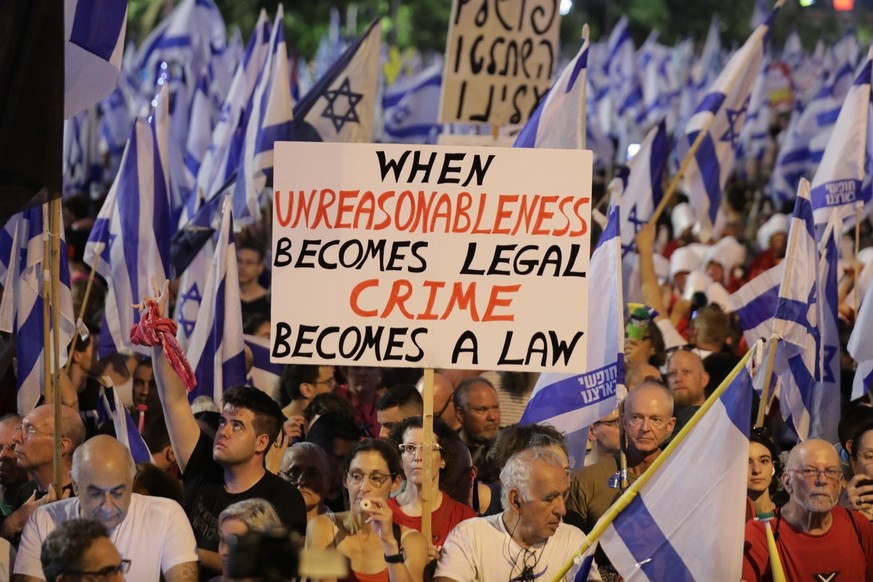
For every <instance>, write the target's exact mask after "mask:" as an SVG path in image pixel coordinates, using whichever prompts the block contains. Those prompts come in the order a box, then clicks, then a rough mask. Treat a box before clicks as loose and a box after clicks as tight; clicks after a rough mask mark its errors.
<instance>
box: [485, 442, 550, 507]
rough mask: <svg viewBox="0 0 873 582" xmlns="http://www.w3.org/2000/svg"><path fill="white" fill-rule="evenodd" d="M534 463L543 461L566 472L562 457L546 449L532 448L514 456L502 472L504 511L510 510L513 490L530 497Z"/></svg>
mask: <svg viewBox="0 0 873 582" xmlns="http://www.w3.org/2000/svg"><path fill="white" fill-rule="evenodd" d="M534 461H543V462H544V463H547V464H549V465H554V466H555V467H558V468H560V469H561V470H562V471H563V470H564V461H563V460H562V459H561V457H560V456H558V454H557V453H556V452H555V451H553V450H551V449H547V448H546V447H532V448H529V449H524V450H523V451H520V452H518V453H516V454H514V455H512V456H511V457H509V460H508V461H506V465H504V467H503V469H502V470H501V471H500V483H501V484H502V487H501V491H500V503H501V505H503V509H507V508H509V506H510V503H509V492H510V491H511V490H513V489H515V490H517V491H518V493H519V495H521V496H522V497H524V498H527V497H530V484H531V479H532V476H533V471H531V464H533V462H534Z"/></svg>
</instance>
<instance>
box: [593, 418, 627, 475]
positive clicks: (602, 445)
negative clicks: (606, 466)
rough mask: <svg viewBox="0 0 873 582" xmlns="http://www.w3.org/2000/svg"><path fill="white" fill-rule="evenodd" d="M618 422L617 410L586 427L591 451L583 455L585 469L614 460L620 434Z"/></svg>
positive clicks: (617, 450)
mask: <svg viewBox="0 0 873 582" xmlns="http://www.w3.org/2000/svg"><path fill="white" fill-rule="evenodd" d="M619 422H620V418H619V416H618V410H613V411H612V412H610V413H609V414H607V415H606V416H604V417H603V418H601V419H600V420H598V421H597V422H595V423H594V424H592V425H591V426H589V427H588V442H589V443H591V450H590V451H588V454H586V455H585V466H586V467H587V466H588V465H593V464H594V463H597V462H598V461H602V460H604V459H608V458H614V457H615V456H616V455H617V454H618V452H619V435H620V433H621V431H620V430H619V428H618V423H619Z"/></svg>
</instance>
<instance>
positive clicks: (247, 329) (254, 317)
mask: <svg viewBox="0 0 873 582" xmlns="http://www.w3.org/2000/svg"><path fill="white" fill-rule="evenodd" d="M265 323H270V314H269V313H260V312H259V313H251V314H249V316H248V317H246V319H245V321H244V322H243V333H247V334H249V335H254V333H255V332H256V331H258V328H259V327H261V326H262V325H263V324H265Z"/></svg>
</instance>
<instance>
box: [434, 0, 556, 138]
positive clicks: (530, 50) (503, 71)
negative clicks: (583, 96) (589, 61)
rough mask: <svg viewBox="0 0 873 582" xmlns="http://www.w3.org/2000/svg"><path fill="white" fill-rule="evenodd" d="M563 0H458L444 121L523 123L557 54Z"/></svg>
mask: <svg viewBox="0 0 873 582" xmlns="http://www.w3.org/2000/svg"><path fill="white" fill-rule="evenodd" d="M560 23H561V13H560V10H559V0H515V1H506V0H454V2H453V4H452V13H451V18H450V20H449V34H448V38H447V39H446V59H445V69H444V71H443V87H442V99H441V101H440V121H441V122H443V123H453V122H462V123H471V122H472V123H490V124H495V125H503V124H507V123H524V122H526V121H527V119H528V118H529V117H530V114H531V113H532V112H533V110H534V109H535V108H536V106H537V104H538V103H539V102H540V100H541V99H542V97H543V95H545V93H546V91H548V89H549V85H550V83H551V80H552V71H553V70H554V67H555V61H556V60H557V58H558V33H559V28H560Z"/></svg>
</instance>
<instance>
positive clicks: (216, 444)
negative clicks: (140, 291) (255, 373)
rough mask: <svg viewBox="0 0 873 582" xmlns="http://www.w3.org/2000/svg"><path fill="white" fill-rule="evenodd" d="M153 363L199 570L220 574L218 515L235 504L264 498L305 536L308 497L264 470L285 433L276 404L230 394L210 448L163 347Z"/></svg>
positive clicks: (251, 394) (238, 391) (248, 391)
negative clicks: (198, 558)
mask: <svg viewBox="0 0 873 582" xmlns="http://www.w3.org/2000/svg"><path fill="white" fill-rule="evenodd" d="M164 290H165V291H166V286H165V287H164ZM152 362H154V372H155V379H156V380H157V385H158V392H159V394H160V400H161V406H162V407H163V409H164V418H165V419H166V422H167V429H168V431H169V433H170V440H171V442H172V444H173V449H174V451H175V455H176V462H177V463H178V464H179V468H180V469H181V470H182V479H183V481H184V484H185V499H184V501H185V502H184V504H183V506H184V508H185V513H186V514H187V515H188V519H189V520H191V526H192V528H193V529H194V536H195V537H196V539H197V547H198V554H199V555H200V561H201V566H202V570H207V569H208V570H210V571H212V572H215V573H218V572H220V571H221V562H220V559H219V557H218V553H217V550H218V541H219V535H218V516H219V514H220V513H221V512H222V511H223V510H224V509H225V508H227V507H228V506H229V505H231V504H232V503H236V502H237V501H242V500H244V499H252V498H263V499H266V500H267V501H269V502H270V503H271V504H272V505H273V506H274V507H275V508H276V512H277V513H278V514H279V518H280V519H281V520H282V523H283V525H284V526H285V527H287V528H289V529H290V530H292V531H296V532H299V533H301V534H303V533H304V532H305V529H306V505H305V504H304V502H303V497H302V496H301V495H300V492H299V491H297V489H295V488H294V487H293V486H291V485H290V484H289V483H287V482H285V481H284V480H283V479H282V478H281V477H279V476H278V475H274V474H273V473H270V472H268V471H267V470H266V468H265V464H264V459H265V457H266V453H267V451H268V450H269V449H270V447H272V446H273V444H274V443H275V441H276V438H277V437H278V436H279V433H280V431H281V429H282V421H283V420H284V417H283V415H282V410H281V409H280V408H279V405H278V403H276V402H275V401H274V400H273V399H272V398H270V397H269V396H267V395H266V394H265V393H263V392H261V391H260V390H258V389H257V388H252V387H248V386H244V387H236V388H231V389H229V390H226V391H225V392H224V396H223V397H222V409H221V418H220V420H219V426H218V431H217V432H216V434H215V439H214V440H213V442H212V444H211V445H210V442H209V438H208V437H207V436H205V435H204V434H202V433H201V431H200V427H199V426H198V424H197V421H196V420H195V419H194V413H193V412H192V411H191V407H190V405H189V404H188V395H187V392H186V390H185V386H184V385H183V384H182V381H181V379H180V378H179V376H178V375H177V374H176V372H175V371H174V370H173V369H172V367H171V366H170V363H169V360H168V359H167V357H166V355H165V354H164V351H163V348H162V347H161V345H160V344H158V345H157V346H156V347H154V348H153V351H152Z"/></svg>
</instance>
